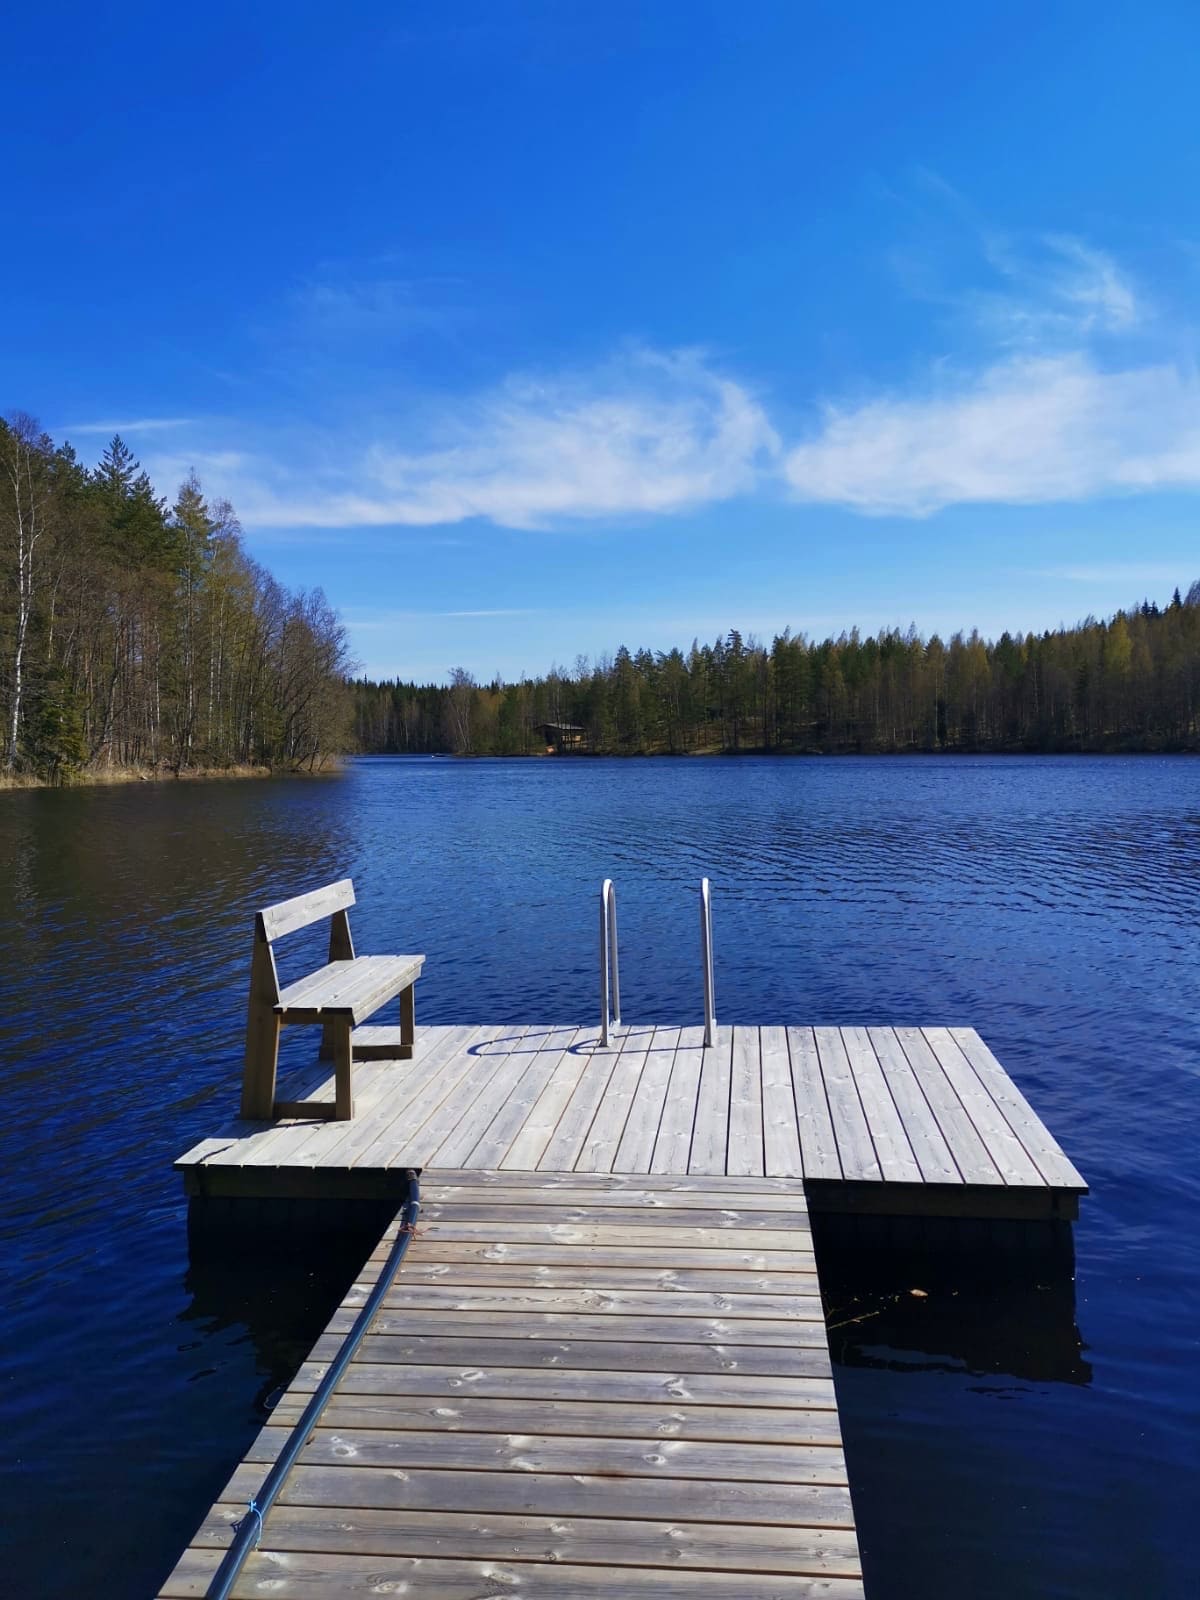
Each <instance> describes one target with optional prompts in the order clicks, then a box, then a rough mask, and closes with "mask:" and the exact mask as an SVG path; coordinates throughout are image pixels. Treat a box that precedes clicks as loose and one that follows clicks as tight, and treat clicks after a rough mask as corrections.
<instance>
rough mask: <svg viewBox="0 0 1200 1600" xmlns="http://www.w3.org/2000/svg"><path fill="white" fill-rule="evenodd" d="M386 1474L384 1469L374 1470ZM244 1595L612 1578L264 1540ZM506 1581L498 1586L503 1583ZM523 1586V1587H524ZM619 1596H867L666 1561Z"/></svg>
mask: <svg viewBox="0 0 1200 1600" xmlns="http://www.w3.org/2000/svg"><path fill="white" fill-rule="evenodd" d="M377 1476H381V1477H382V1476H386V1474H377ZM217 1559H218V1557H217V1552H216V1551H215V1550H189V1551H188V1553H187V1555H186V1556H185V1558H184V1560H183V1561H182V1562H180V1565H179V1567H178V1568H177V1569H176V1571H175V1572H174V1573H172V1575H171V1577H170V1579H169V1580H168V1583H167V1586H166V1587H165V1588H164V1589H163V1590H162V1591H161V1595H162V1597H163V1600H177V1597H180V1596H198V1595H203V1594H204V1592H205V1589H206V1587H207V1585H208V1583H209V1581H210V1580H211V1578H212V1575H213V1572H214V1571H215V1569H216V1566H217ZM245 1585H246V1587H245V1589H244V1591H243V1592H244V1593H246V1594H255V1593H258V1592H259V1591H260V1590H263V1591H267V1590H268V1588H269V1592H270V1593H271V1594H272V1595H273V1596H277V1597H278V1600H313V1597H314V1596H315V1595H344V1596H346V1597H347V1600H359V1597H365V1596H371V1597H372V1600H374V1597H376V1596H378V1595H380V1594H383V1593H386V1594H404V1593H409V1592H411V1593H413V1594H414V1595H416V1594H418V1593H419V1595H420V1596H421V1600H494V1597H495V1596H498V1595H501V1594H506V1595H507V1594H510V1593H520V1594H521V1595H522V1596H529V1597H530V1600H601V1597H603V1600H612V1596H613V1593H614V1583H613V1576H612V1574H611V1572H609V1571H607V1570H606V1569H605V1568H604V1567H602V1566H567V1565H566V1564H565V1563H563V1562H560V1561H550V1560H547V1561H545V1562H536V1561H506V1562H503V1563H500V1562H498V1561H496V1560H494V1559H490V1558H489V1559H485V1560H477V1561H463V1560H451V1559H444V1558H430V1557H426V1556H418V1557H409V1556H386V1555H377V1556H374V1557H373V1558H372V1559H371V1561H370V1562H368V1563H364V1562H363V1560H362V1558H361V1557H358V1556H355V1555H336V1554H331V1553H328V1552H321V1553H317V1552H313V1553H311V1554H292V1555H284V1554H283V1553H282V1552H280V1551H276V1550H272V1549H270V1548H268V1547H265V1546H264V1547H263V1548H262V1549H261V1550H258V1551H256V1552H255V1553H254V1554H253V1555H252V1556H251V1557H250V1558H249V1560H248V1561H247V1565H246V1571H245ZM501 1585H502V1586H503V1587H500V1586H501ZM518 1586H519V1587H518ZM620 1593H621V1595H623V1596H624V1595H628V1596H629V1597H630V1600H643V1597H647V1596H654V1597H655V1600H681V1597H682V1600H692V1597H693V1596H694V1597H695V1600H861V1596H862V1593H863V1589H862V1584H861V1581H860V1580H859V1579H858V1578H835V1577H828V1576H824V1575H822V1576H820V1577H808V1576H788V1575H782V1574H778V1573H774V1572H772V1573H765V1572H762V1573H756V1572H752V1571H744V1572H738V1573H736V1574H734V1575H732V1576H731V1575H729V1574H728V1573H725V1572H718V1571H705V1570H700V1569H695V1570H690V1571H687V1572H674V1571H667V1570H664V1569H663V1568H661V1567H632V1566H630V1567H622V1568H621V1577H620Z"/></svg>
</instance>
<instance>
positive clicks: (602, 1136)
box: [574, 1028, 654, 1172]
mask: <svg viewBox="0 0 1200 1600" xmlns="http://www.w3.org/2000/svg"><path fill="white" fill-rule="evenodd" d="M653 1042H654V1029H653V1028H630V1029H627V1030H626V1032H625V1034H624V1036H623V1038H622V1040H621V1054H620V1055H619V1056H618V1057H617V1064H616V1066H615V1067H614V1068H613V1070H612V1074H611V1076H610V1077H609V1080H608V1082H607V1084H606V1085H605V1087H604V1094H603V1096H602V1097H601V1100H600V1103H599V1105H598V1106H597V1107H596V1115H595V1116H594V1117H593V1118H592V1125H591V1127H590V1128H589V1129H588V1131H587V1137H586V1138H585V1139H584V1141H583V1145H582V1147H581V1148H580V1151H579V1154H578V1155H577V1156H576V1158H575V1161H574V1169H575V1171H576V1172H609V1171H611V1169H612V1164H613V1161H614V1160H615V1159H616V1154H617V1149H618V1147H619V1145H620V1143H621V1136H622V1134H623V1133H624V1132H625V1125H626V1123H627V1122H628V1121H629V1113H630V1111H631V1109H632V1107H633V1102H634V1097H635V1096H636V1094H637V1088H638V1084H639V1083H640V1082H641V1078H642V1073H643V1072H644V1071H645V1069H646V1062H647V1059H648V1058H649V1055H650V1049H651V1046H652V1044H653Z"/></svg>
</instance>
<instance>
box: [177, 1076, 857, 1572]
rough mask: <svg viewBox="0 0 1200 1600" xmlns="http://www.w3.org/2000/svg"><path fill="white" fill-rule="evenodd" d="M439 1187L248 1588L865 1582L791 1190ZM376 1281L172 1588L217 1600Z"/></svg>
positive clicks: (432, 1188)
mask: <svg viewBox="0 0 1200 1600" xmlns="http://www.w3.org/2000/svg"><path fill="white" fill-rule="evenodd" d="M505 1059H508V1058H507V1057H505ZM551 1080H552V1074H551V1075H550V1077H548V1078H547V1081H548V1082H549V1081H551ZM602 1103H603V1101H602V1100H601V1104H602ZM480 1120H482V1116H481V1118H480ZM518 1131H519V1130H518ZM447 1137H448V1135H447ZM464 1138H465V1136H464ZM422 1190H423V1211H422V1218H421V1223H420V1227H419V1230H418V1232H417V1234H416V1236H415V1237H414V1238H413V1240H412V1241H411V1244H410V1247H409V1251H408V1255H407V1257H406V1258H405V1261H404V1264H403V1266H402V1268H401V1271H400V1273H399V1275H398V1277H397V1278H396V1280H395V1282H394V1283H393V1284H392V1287H391V1289H390V1290H389V1292H388V1295H387V1297H386V1299H385V1300H384V1303H383V1305H382V1308H381V1309H380V1310H379V1311H378V1312H377V1313H376V1316H375V1318H374V1321H373V1322H372V1324H371V1327H370V1330H369V1331H368V1333H367V1334H366V1337H365V1338H364V1340H363V1343H362V1344H361V1346H360V1347H359V1350H358V1353H357V1355H356V1356H355V1358H354V1360H353V1361H352V1362H351V1364H350V1366H349V1367H348V1369H347V1370H346V1372H345V1373H344V1374H343V1376H342V1379H341V1382H340V1383H339V1385H338V1387H337V1390H336V1392H335V1394H334V1396H333V1398H332V1399H331V1401H330V1403H329V1405H328V1407H327V1408H326V1410H325V1412H324V1414H323V1415H322V1417H321V1419H320V1423H319V1425H318V1426H317V1427H316V1429H315V1430H314V1431H313V1433H312V1434H311V1436H310V1438H309V1440H308V1442H307V1444H306V1445H305V1446H304V1449H303V1451H302V1453H301V1455H300V1457H299V1459H298V1461H297V1463H296V1464H295V1466H294V1467H293V1468H292V1470H291V1472H290V1474H289V1475H288V1478H287V1480H286V1485H285V1487H284V1490H283V1492H282V1494H281V1496H280V1499H279V1500H278V1501H277V1502H276V1504H275V1506H274V1508H273V1509H272V1510H271V1511H270V1512H269V1513H268V1515H267V1517H266V1519H265V1524H264V1527H263V1531H262V1538H261V1541H260V1543H259V1547H258V1549H257V1550H256V1551H254V1552H253V1553H252V1554H251V1555H250V1556H249V1558H248V1559H247V1562H246V1565H245V1567H244V1568H243V1570H242V1573H241V1575H240V1577H239V1579H238V1583H237V1587H236V1589H235V1591H234V1592H235V1594H237V1595H244V1596H249V1595H260V1594H270V1595H272V1596H277V1597H279V1600H309V1597H312V1596H316V1595H322V1596H325V1595H328V1596H334V1595H337V1596H351V1597H352V1596H357V1595H363V1596H365V1595H379V1594H396V1595H406V1596H411V1597H418V1596H419V1597H422V1600H485V1597H495V1596H501V1595H505V1596H511V1595H514V1594H518V1595H523V1596H529V1597H532V1600H593V1597H595V1600H599V1597H601V1596H604V1597H609V1596H629V1597H630V1600H633V1597H635V1596H647V1597H648V1596H661V1597H663V1600H671V1597H683V1596H689V1597H697V1600H767V1597H768V1596H769V1597H771V1600H810V1597H814V1596H818V1595H820V1596H822V1597H824V1600H858V1597H861V1595H862V1593H863V1589H862V1578H861V1568H860V1565H859V1557H858V1545H857V1539H856V1535H855V1531H854V1519H853V1514H852V1510H851V1503H850V1491H849V1487H848V1483H847V1477H846V1464H845V1459H844V1456H843V1453H842V1446H841V1437H840V1432H839V1425H838V1416H837V1410H836V1403H835V1399H834V1392H833V1381H832V1374H831V1370H830V1364H829V1351H828V1346H827V1343H826V1336H825V1324H824V1321H823V1319H822V1311H821V1299H820V1294H819V1291H818V1285H817V1277H816V1265H815V1260H814V1256H813V1251H812V1241H811V1235H810V1233H809V1229H808V1216H807V1212H806V1208H805V1204H804V1197H803V1191H802V1189H801V1187H800V1185H799V1184H798V1183H796V1182H795V1181H794V1180H792V1181H786V1180H772V1179H769V1178H755V1177H742V1178H724V1177H722V1178H721V1179H720V1180H719V1182H717V1183H714V1182H713V1181H712V1180H711V1179H709V1178H705V1177H696V1178H691V1177H675V1178H672V1177H665V1176H664V1177H655V1178H653V1179H651V1178H643V1179H642V1180H641V1181H640V1182H635V1181H633V1180H630V1179H629V1178H622V1177H613V1176H604V1175H586V1176H585V1175H582V1174H581V1175H564V1176H548V1175H546V1176H544V1175H542V1174H540V1173H539V1174H531V1173H527V1172H517V1171H511V1170H509V1171H499V1172H496V1171H493V1172H487V1173H485V1172H479V1171H475V1170H473V1169H468V1170H465V1171H453V1172H446V1171H442V1170H437V1171H434V1170H429V1171H427V1172H426V1174H425V1176H424V1179H423V1181H422ZM388 1245H389V1240H388V1239H387V1238H385V1239H384V1240H383V1241H381V1244H380V1246H379V1248H378V1249H377V1250H376V1252H375V1254H374V1256H373V1258H372V1262H371V1263H370V1264H369V1269H373V1270H376V1271H377V1270H378V1268H379V1267H380V1266H381V1265H382V1262H383V1259H384V1256H385V1254H386V1252H387V1249H388ZM369 1277H370V1270H368V1271H367V1272H364V1279H367V1278H369ZM366 1292H367V1284H366V1283H365V1282H364V1283H361V1284H359V1285H356V1286H355V1288H354V1289H352V1290H351V1292H350V1294H349V1295H348V1296H347V1298H346V1301H345V1302H344V1304H343V1306H342V1307H341V1308H340V1309H339V1311H338V1312H337V1314H336V1315H335V1316H334V1318H333V1321H332V1322H331V1323H330V1325H329V1328H328V1330H327V1332H326V1334H325V1335H324V1336H323V1338H322V1339H321V1340H320V1341H319V1342H318V1343H317V1345H316V1347H315V1348H314V1350H313V1352H312V1356H311V1358H310V1360H309V1361H308V1362H307V1363H306V1364H305V1365H304V1367H302V1368H301V1370H300V1372H299V1374H298V1375H297V1378H296V1380H295V1382H294V1383H293V1384H292V1386H291V1388H290V1389H289V1390H288V1392H287V1394H286V1395H285V1397H284V1398H283V1400H282V1401H281V1402H280V1404H279V1405H278V1406H277V1407H276V1409H275V1411H274V1412H273V1414H272V1419H271V1422H270V1424H269V1425H268V1426H267V1427H265V1428H264V1429H263V1430H262V1433H261V1434H260V1435H259V1437H258V1440H257V1441H256V1443H255V1444H254V1446H253V1447H252V1449H251V1450H250V1452H249V1454H248V1455H247V1457H246V1460H245V1461H244V1462H243V1463H242V1465H241V1466H239V1467H238V1469H237V1471H236V1472H235V1473H234V1475H233V1478H232V1479H231V1480H230V1482H229V1484H228V1486H227V1488H226V1489H225V1491H224V1493H223V1494H222V1496H221V1498H220V1500H219V1501H218V1503H217V1504H216V1505H215V1506H214V1507H213V1508H212V1510H211V1512H210V1513H209V1515H208V1516H207V1517H206V1519H205V1520H204V1523H203V1524H202V1526H201V1527H200V1529H199V1531H198V1533H197V1534H196V1537H195V1539H194V1541H193V1543H192V1544H191V1546H190V1547H189V1548H188V1550H187V1551H186V1552H185V1554H184V1556H183V1558H182V1560H181V1561H180V1563H179V1565H178V1566H177V1567H176V1569H175V1571H174V1572H173V1573H172V1575H171V1577H170V1578H169V1579H168V1581H167V1583H166V1584H165V1586H164V1587H163V1589H162V1591H161V1593H162V1595H163V1596H164V1597H171V1600H180V1597H184V1596H192V1597H195V1596H200V1595H203V1594H204V1592H205V1589H206V1587H207V1585H208V1582H209V1580H210V1579H211V1577H212V1575H213V1573H214V1572H215V1570H216V1567H217V1564H218V1562H219V1560H220V1556H221V1554H222V1552H223V1551H224V1549H225V1548H226V1547H227V1546H228V1544H229V1541H230V1538H231V1528H232V1525H233V1523H234V1522H236V1521H238V1520H239V1519H240V1518H241V1517H242V1516H244V1515H245V1512H246V1505H247V1502H248V1501H249V1500H250V1498H251V1497H252V1496H253V1495H254V1494H255V1493H256V1491H257V1490H258V1488H259V1485H260V1484H261V1483H262V1480H263V1478H264V1476H265V1474H266V1473H267V1471H268V1470H269V1468H270V1466H271V1464H272V1463H273V1461H274V1460H275V1458H276V1455H277V1454H278V1452H279V1450H280V1449H281V1447H282V1444H283V1441H284V1439H285V1438H286V1436H287V1434H288V1432H289V1430H290V1428H291V1427H292V1425H294V1424H295V1423H296V1422H297V1421H298V1419H299V1417H300V1415H301V1412H302V1411H303V1409H304V1406H305V1404H306V1403H307V1401H308V1399H309V1397H310V1395H311V1394H312V1392H313V1390H314V1388H315V1386H316V1385H317V1384H318V1383H319V1381H320V1379H321V1377H322V1375H323V1373H324V1366H325V1363H326V1362H327V1361H328V1360H330V1359H331V1358H332V1356H333V1355H334V1354H335V1352H336V1351H337V1349H338V1347H339V1345H340V1343H341V1341H342V1339H343V1337H344V1335H345V1333H346V1332H347V1331H348V1329H349V1327H350V1324H351V1321H352V1319H353V1317H354V1315H355V1311H356V1309H357V1307H358V1306H359V1305H361V1303H362V1301H363V1299H364V1298H365V1295H366Z"/></svg>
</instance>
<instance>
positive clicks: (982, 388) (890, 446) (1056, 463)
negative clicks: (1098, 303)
mask: <svg viewBox="0 0 1200 1600" xmlns="http://www.w3.org/2000/svg"><path fill="white" fill-rule="evenodd" d="M784 473H785V476H786V478H787V481H788V483H789V484H790V486H791V488H792V490H793V491H794V493H795V494H796V496H797V497H798V498H800V499H802V500H813V501H824V502H828V503H832V504H838V505H844V506H849V507H851V508H853V509H854V510H857V511H862V512H866V513H868V514H874V515H888V514H893V515H900V516H910V517H920V516H927V515H929V514H930V513H931V512H935V511H939V510H941V509H942V508H943V507H945V506H948V505H961V504H965V503H969V502H993V503H1004V504H1009V505H1019V504H1034V503H1043V504H1045V503H1050V502H1055V501H1066V500H1086V499H1090V498H1094V497H1096V496H1099V495H1106V494H1120V493H1129V492H1134V491H1148V490H1162V489H1195V488H1197V487H1200V384H1198V382H1197V379H1196V376H1195V374H1194V373H1184V372H1181V371H1180V370H1178V369H1177V368H1175V367H1173V366H1170V365H1166V364H1161V365H1148V366H1141V367H1131V368H1128V369H1126V370H1124V371H1103V370H1101V369H1100V368H1099V367H1097V366H1096V365H1095V364H1094V363H1093V362H1092V361H1091V360H1090V359H1089V358H1088V357H1087V356H1086V355H1083V354H1069V355H1059V356H1048V357H1017V358H1012V359H1008V360H1004V361H1000V362H997V363H995V364H993V365H992V366H990V367H987V368H986V369H985V370H983V371H982V372H981V373H979V374H977V375H975V376H973V377H971V378H968V379H965V380H960V381H959V382H958V383H946V382H943V383H942V384H940V385H938V386H936V387H935V388H934V389H933V390H932V391H931V392H928V393H925V394H922V395H917V396H913V395H889V396H885V397H883V398H880V399H876V400H871V401H868V402H867V403H865V404H862V405H858V406H854V407H849V408H838V407H835V406H830V407H828V408H827V409H826V411H825V413H824V419H823V423H822V426H821V428H820V430H819V432H818V433H817V434H816V436H815V437H814V438H812V439H810V440H808V441H807V442H805V443H803V444H801V445H799V446H797V447H796V448H795V449H793V450H792V451H791V452H790V453H789V454H788V455H787V457H786V459H785V462H784Z"/></svg>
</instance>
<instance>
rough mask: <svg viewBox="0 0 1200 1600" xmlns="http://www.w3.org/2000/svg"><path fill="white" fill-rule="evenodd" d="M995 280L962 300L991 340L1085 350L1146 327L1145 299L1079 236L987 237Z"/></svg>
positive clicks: (983, 241) (983, 240) (986, 256)
mask: <svg viewBox="0 0 1200 1600" xmlns="http://www.w3.org/2000/svg"><path fill="white" fill-rule="evenodd" d="M979 242H980V248H981V252H982V257H983V261H984V263H985V265H986V267H987V269H988V270H989V273H990V276H991V281H990V282H988V283H985V284H983V285H982V286H978V287H975V288H973V289H970V290H967V291H965V292H962V293H960V294H958V295H957V296H955V298H956V299H957V300H958V303H959V304H960V305H961V307H962V308H963V309H964V310H965V312H966V313H967V315H968V316H969V317H971V318H972V319H973V320H974V321H975V322H976V323H977V324H978V327H979V329H980V331H982V332H983V333H984V334H985V335H986V336H987V337H989V338H991V339H993V340H995V341H996V342H998V343H1000V344H1005V345H1015V346H1023V347H1026V348H1028V347H1031V346H1033V347H1037V348H1040V349H1042V350H1045V349H1046V348H1047V346H1058V345H1061V344H1063V343H1065V344H1067V345H1071V346H1074V345H1078V344H1079V343H1081V342H1086V341H1088V340H1090V339H1093V338H1096V337H1099V336H1103V335H1120V334H1128V333H1131V332H1132V331H1133V330H1135V329H1136V328H1138V327H1139V326H1141V325H1142V324H1144V323H1145V321H1146V320H1147V318H1148V316H1149V311H1150V308H1149V307H1148V305H1147V304H1146V300H1145V296H1144V295H1143V294H1142V293H1141V292H1140V291H1139V290H1138V289H1137V288H1136V287H1135V285H1134V283H1133V281H1132V279H1131V278H1130V277H1129V275H1128V274H1127V273H1125V272H1124V271H1122V269H1121V268H1120V267H1119V266H1118V264H1117V262H1116V261H1115V260H1114V259H1113V257H1112V256H1111V255H1109V254H1108V253H1107V252H1105V251H1103V250H1097V249H1094V248H1093V247H1092V246H1091V245H1089V244H1087V243H1086V242H1085V241H1084V240H1082V239H1079V238H1076V237H1075V236H1074V235H1073V234H1066V233H1055V234H1045V235H1042V236H1041V237H1037V238H1028V239H1017V238H1014V237H1013V236H1011V235H1006V234H1004V235H1002V234H996V233H986V234H983V235H982V236H981V237H980V241H979Z"/></svg>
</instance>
